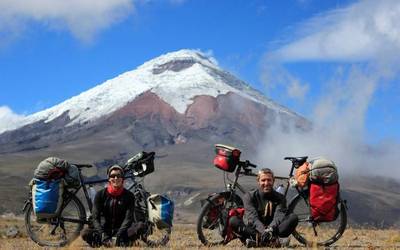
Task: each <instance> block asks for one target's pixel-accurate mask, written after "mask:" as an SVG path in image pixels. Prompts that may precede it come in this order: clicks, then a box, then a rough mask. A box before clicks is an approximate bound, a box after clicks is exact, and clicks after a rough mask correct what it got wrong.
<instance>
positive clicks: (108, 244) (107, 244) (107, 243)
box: [101, 233, 113, 247]
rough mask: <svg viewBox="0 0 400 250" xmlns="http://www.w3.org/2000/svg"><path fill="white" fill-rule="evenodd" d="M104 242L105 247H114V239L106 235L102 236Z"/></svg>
mask: <svg viewBox="0 0 400 250" xmlns="http://www.w3.org/2000/svg"><path fill="white" fill-rule="evenodd" d="M101 238H102V242H101V244H102V245H103V246H105V247H112V245H113V242H112V238H111V237H110V236H108V235H106V234H104V233H103V234H102V237H101Z"/></svg>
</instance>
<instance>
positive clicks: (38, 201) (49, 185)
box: [31, 178, 64, 222]
mask: <svg viewBox="0 0 400 250" xmlns="http://www.w3.org/2000/svg"><path fill="white" fill-rule="evenodd" d="M31 186H32V189H31V190H32V205H33V211H34V213H35V215H36V220H37V221H38V222H40V220H41V219H48V218H53V217H55V216H57V214H58V213H59V212H60V208H61V204H62V202H63V198H62V195H63V191H64V180H63V179H57V180H50V181H47V180H40V179H36V178H34V179H33V180H32V181H31Z"/></svg>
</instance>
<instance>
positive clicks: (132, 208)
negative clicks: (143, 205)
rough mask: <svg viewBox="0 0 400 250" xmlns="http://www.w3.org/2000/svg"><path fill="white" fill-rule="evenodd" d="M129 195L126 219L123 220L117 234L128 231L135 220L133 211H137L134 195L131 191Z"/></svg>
mask: <svg viewBox="0 0 400 250" xmlns="http://www.w3.org/2000/svg"><path fill="white" fill-rule="evenodd" d="M124 192H130V191H128V190H124ZM127 196H128V198H127V200H128V201H129V203H128V204H127V209H126V212H125V217H124V220H123V221H122V224H121V227H120V228H119V229H118V233H117V235H120V234H122V233H126V230H127V229H128V228H129V227H130V225H131V224H132V222H133V220H134V217H133V212H134V211H135V202H134V196H133V194H131V193H130V194H129V195H127Z"/></svg>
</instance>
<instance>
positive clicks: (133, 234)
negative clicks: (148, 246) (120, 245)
mask: <svg viewBox="0 0 400 250" xmlns="http://www.w3.org/2000/svg"><path fill="white" fill-rule="evenodd" d="M146 231H147V226H146V224H145V223H143V222H134V223H132V225H131V226H130V227H129V228H128V230H127V233H128V238H129V239H130V240H131V241H136V240H137V239H139V238H140V236H142V235H144V234H145V233H146Z"/></svg>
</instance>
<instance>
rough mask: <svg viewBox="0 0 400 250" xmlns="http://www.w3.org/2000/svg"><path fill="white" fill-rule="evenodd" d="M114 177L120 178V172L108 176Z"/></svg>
mask: <svg viewBox="0 0 400 250" xmlns="http://www.w3.org/2000/svg"><path fill="white" fill-rule="evenodd" d="M115 177H117V178H122V175H121V174H110V176H109V178H111V179H114V178H115Z"/></svg>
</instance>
